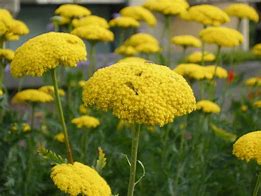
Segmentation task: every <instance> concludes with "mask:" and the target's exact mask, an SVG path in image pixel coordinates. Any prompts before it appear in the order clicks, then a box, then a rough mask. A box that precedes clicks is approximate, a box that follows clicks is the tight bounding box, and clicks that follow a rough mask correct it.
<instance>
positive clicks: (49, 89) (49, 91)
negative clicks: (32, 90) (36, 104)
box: [38, 86, 65, 96]
mask: <svg viewBox="0 0 261 196" xmlns="http://www.w3.org/2000/svg"><path fill="white" fill-rule="evenodd" d="M38 90H39V91H42V92H44V93H47V94H49V95H52V96H53V95H54V87H53V86H42V87H40V88H39V89H38ZM58 94H59V95H60V96H64V95H65V92H64V90H63V89H59V90H58Z"/></svg>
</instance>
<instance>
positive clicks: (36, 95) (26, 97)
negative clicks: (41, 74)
mask: <svg viewBox="0 0 261 196" xmlns="http://www.w3.org/2000/svg"><path fill="white" fill-rule="evenodd" d="M51 101H53V97H52V96H51V95H48V94H46V93H44V92H42V91H39V90H35V89H26V90H23V91H20V92H18V93H16V94H15V96H14V97H13V98H12V103H14V104H17V103H25V102H32V103H47V102H51Z"/></svg>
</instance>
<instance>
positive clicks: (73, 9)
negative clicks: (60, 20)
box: [55, 4, 91, 18]
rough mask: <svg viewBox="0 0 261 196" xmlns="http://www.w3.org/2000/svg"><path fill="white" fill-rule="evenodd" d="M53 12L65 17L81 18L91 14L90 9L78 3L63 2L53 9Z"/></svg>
mask: <svg viewBox="0 0 261 196" xmlns="http://www.w3.org/2000/svg"><path fill="white" fill-rule="evenodd" d="M55 14H57V15H61V16H63V17H66V18H81V17H85V16H89V15H91V11H90V10H88V9H87V8H86V7H83V6H80V5H76V4H63V5H61V6H60V7H58V8H57V9H56V10H55Z"/></svg>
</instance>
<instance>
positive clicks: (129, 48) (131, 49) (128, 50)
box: [115, 45, 138, 56]
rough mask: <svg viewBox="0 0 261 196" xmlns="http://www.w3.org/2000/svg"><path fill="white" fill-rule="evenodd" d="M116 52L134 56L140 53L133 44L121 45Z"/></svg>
mask: <svg viewBox="0 0 261 196" xmlns="http://www.w3.org/2000/svg"><path fill="white" fill-rule="evenodd" d="M115 52H116V53H117V54H121V55H125V56H134V55H136V54H138V51H137V50H136V49H135V48H134V47H133V46H125V45H121V46H120V47H118V48H117V49H116V50H115Z"/></svg>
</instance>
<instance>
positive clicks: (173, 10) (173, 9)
mask: <svg viewBox="0 0 261 196" xmlns="http://www.w3.org/2000/svg"><path fill="white" fill-rule="evenodd" d="M144 7H145V8H147V9H149V10H151V11H155V12H159V13H161V14H164V15H178V14H181V13H182V12H184V11H186V9H187V8H188V7H189V4H188V3H187V2H186V1H185V0H147V1H146V2H145V4H144Z"/></svg>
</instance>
